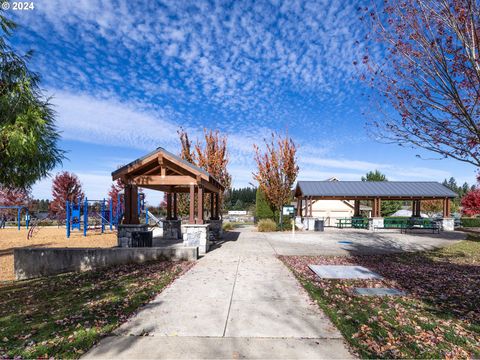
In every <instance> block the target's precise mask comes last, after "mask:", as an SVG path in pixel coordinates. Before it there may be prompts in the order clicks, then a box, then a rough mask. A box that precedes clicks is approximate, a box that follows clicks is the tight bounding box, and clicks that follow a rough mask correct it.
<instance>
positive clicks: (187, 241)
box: [182, 224, 210, 255]
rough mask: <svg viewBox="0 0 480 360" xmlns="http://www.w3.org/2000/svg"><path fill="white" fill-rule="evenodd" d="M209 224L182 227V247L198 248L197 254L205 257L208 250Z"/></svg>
mask: <svg viewBox="0 0 480 360" xmlns="http://www.w3.org/2000/svg"><path fill="white" fill-rule="evenodd" d="M209 228H210V225H209V224H186V225H182V232H183V245H184V246H189V247H192V246H193V247H198V253H199V254H200V255H205V254H206V253H207V252H208V250H209V248H210V236H209Z"/></svg>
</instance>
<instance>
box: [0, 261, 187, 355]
mask: <svg viewBox="0 0 480 360" xmlns="http://www.w3.org/2000/svg"><path fill="white" fill-rule="evenodd" d="M192 265H193V263H192V262H170V261H162V262H152V263H147V264H129V265H123V266H116V267H112V268H108V269H105V270H101V271H90V272H84V273H71V274H64V275H59V276H52V277H48V278H42V279H37V280H30V281H19V282H10V284H6V285H4V286H3V287H0V334H1V337H0V358H13V357H17V358H49V357H55V358H78V357H80V356H81V355H82V354H83V353H84V352H85V351H87V350H88V349H89V348H90V347H92V346H93V344H94V343H96V342H97V341H98V340H99V339H100V338H101V337H103V336H105V335H107V334H108V333H110V332H111V331H112V330H113V329H115V328H116V327H117V326H119V325H120V324H121V323H123V322H125V321H126V320H127V319H128V317H129V316H131V315H132V314H133V313H134V312H135V311H136V310H137V309H138V308H139V307H140V306H141V305H143V304H145V303H147V302H148V301H150V300H151V299H153V297H155V295H157V294H158V293H160V292H161V291H162V290H163V289H164V288H165V287H166V286H167V285H168V284H170V283H171V282H172V281H173V280H174V279H175V278H176V277H178V276H180V275H181V274H183V273H184V272H185V271H187V270H188V269H189V268H190V267H191V266H192Z"/></svg>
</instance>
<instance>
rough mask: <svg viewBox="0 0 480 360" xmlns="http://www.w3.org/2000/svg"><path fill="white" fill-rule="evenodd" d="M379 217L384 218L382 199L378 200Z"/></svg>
mask: <svg viewBox="0 0 480 360" xmlns="http://www.w3.org/2000/svg"><path fill="white" fill-rule="evenodd" d="M377 217H382V199H380V198H378V199H377Z"/></svg>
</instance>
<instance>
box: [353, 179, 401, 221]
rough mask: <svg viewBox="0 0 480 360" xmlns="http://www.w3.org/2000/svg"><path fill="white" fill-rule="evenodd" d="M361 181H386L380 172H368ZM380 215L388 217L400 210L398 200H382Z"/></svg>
mask: <svg viewBox="0 0 480 360" xmlns="http://www.w3.org/2000/svg"><path fill="white" fill-rule="evenodd" d="M362 181H388V179H387V176H386V175H385V174H382V173H381V172H380V171H378V170H375V171H369V172H368V173H367V174H366V175H365V176H362ZM381 206H382V209H381V215H382V216H390V215H392V214H393V213H395V212H397V211H398V210H400V209H401V208H402V202H401V201H398V200H383V201H382V202H381Z"/></svg>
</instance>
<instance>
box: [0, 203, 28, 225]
mask: <svg viewBox="0 0 480 360" xmlns="http://www.w3.org/2000/svg"><path fill="white" fill-rule="evenodd" d="M12 209H15V210H17V228H18V230H20V228H21V222H22V210H23V209H25V226H26V228H27V229H28V226H29V224H30V214H29V212H28V208H27V207H25V206H0V210H7V211H8V210H12ZM0 220H1V219H0Z"/></svg>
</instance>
